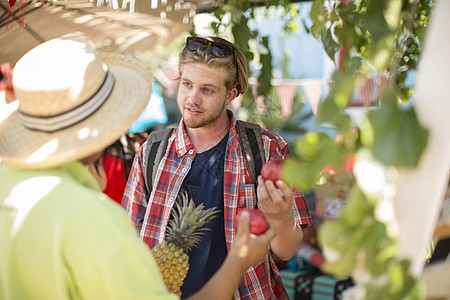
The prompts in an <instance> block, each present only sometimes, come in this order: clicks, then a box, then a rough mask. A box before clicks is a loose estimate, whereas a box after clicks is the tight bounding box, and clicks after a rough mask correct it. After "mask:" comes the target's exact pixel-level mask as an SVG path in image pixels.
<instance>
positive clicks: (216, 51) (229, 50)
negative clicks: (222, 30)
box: [186, 36, 239, 91]
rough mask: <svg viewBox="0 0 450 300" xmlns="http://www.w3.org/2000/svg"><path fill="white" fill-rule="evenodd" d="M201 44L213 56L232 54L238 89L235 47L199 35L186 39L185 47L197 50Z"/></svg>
mask: <svg viewBox="0 0 450 300" xmlns="http://www.w3.org/2000/svg"><path fill="white" fill-rule="evenodd" d="M203 46H208V49H209V52H211V54H212V55H214V56H215V57H219V58H223V57H228V56H230V55H232V54H234V65H235V67H236V81H237V82H238V84H237V89H238V91H239V80H238V78H239V77H238V66H237V58H236V53H235V49H234V48H233V47H231V46H230V45H227V44H224V43H220V42H213V41H210V40H207V39H205V38H201V37H192V36H190V37H188V38H187V39H186V49H188V50H189V51H197V50H198V49H199V48H200V47H203Z"/></svg>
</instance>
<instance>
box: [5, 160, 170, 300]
mask: <svg viewBox="0 0 450 300" xmlns="http://www.w3.org/2000/svg"><path fill="white" fill-rule="evenodd" d="M0 298H1V299H6V300H8V299H45V300H48V299H61V300H63V299H121V300H122V299H178V297H177V296H176V295H173V294H170V293H169V292H168V290H167V288H166V287H165V285H164V283H163V280H162V277H161V274H160V273H159V270H158V267H157V265H156V263H155V261H154V259H153V257H152V256H151V254H150V251H149V250H148V248H147V246H145V245H144V244H143V243H141V241H139V240H138V237H137V235H136V232H135V230H134V229H133V227H132V225H131V223H130V221H129V219H128V217H127V216H126V213H125V212H124V211H123V210H122V208H121V207H120V206H118V205H117V204H116V203H114V202H113V201H111V200H110V199H108V198H107V196H105V195H104V194H103V193H101V191H100V189H99V187H98V185H97V182H96V181H95V179H94V177H93V176H92V175H91V174H90V173H89V171H87V170H86V168H85V167H84V166H83V165H82V164H81V163H78V162H74V163H70V164H67V165H64V166H61V167H58V168H53V169H45V170H22V169H16V168H11V167H9V166H7V165H2V166H0Z"/></svg>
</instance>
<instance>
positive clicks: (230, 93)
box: [225, 88, 239, 105]
mask: <svg viewBox="0 0 450 300" xmlns="http://www.w3.org/2000/svg"><path fill="white" fill-rule="evenodd" d="M237 96H239V92H238V90H237V88H233V89H231V90H229V91H228V93H227V98H226V99H225V104H226V105H228V104H230V103H231V101H233V100H234V99H236V97H237Z"/></svg>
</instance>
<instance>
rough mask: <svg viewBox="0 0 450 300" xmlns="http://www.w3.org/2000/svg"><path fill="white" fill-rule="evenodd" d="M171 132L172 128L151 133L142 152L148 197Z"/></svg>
mask: <svg viewBox="0 0 450 300" xmlns="http://www.w3.org/2000/svg"><path fill="white" fill-rule="evenodd" d="M172 131H173V128H164V129H160V130H156V131H152V132H151V133H150V134H149V136H148V139H147V147H146V149H145V150H144V157H145V154H146V155H147V159H146V161H147V164H146V170H145V172H144V181H145V185H146V188H147V192H148V194H149V195H150V194H151V193H152V189H153V182H154V181H155V174H156V171H157V169H158V166H159V163H160V162H161V159H162V158H163V156H164V153H165V152H166V147H167V140H168V139H169V136H170V134H171V133H172ZM144 160H145V159H144Z"/></svg>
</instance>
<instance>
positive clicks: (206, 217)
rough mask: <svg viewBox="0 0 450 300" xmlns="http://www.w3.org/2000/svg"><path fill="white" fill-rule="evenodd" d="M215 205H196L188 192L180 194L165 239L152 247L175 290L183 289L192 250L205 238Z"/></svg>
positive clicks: (162, 271) (158, 262)
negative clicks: (211, 206) (209, 206)
mask: <svg viewBox="0 0 450 300" xmlns="http://www.w3.org/2000/svg"><path fill="white" fill-rule="evenodd" d="M216 213H217V210H215V208H209V209H204V206H203V204H201V205H199V206H197V207H195V203H194V201H193V200H192V199H190V200H189V199H188V195H187V192H185V193H184V194H183V196H182V198H180V197H179V199H178V202H177V204H176V210H174V211H173V218H172V219H171V220H170V221H169V226H168V227H167V231H166V237H165V241H164V242H163V243H161V244H159V245H156V246H155V247H154V248H153V249H152V250H151V251H152V254H153V256H154V258H155V260H156V263H157V264H158V266H159V269H160V271H161V274H162V276H163V279H164V282H165V283H166V285H167V287H168V289H169V291H170V292H172V293H176V292H178V291H179V290H180V288H181V285H182V284H183V280H184V278H185V277H186V275H187V272H188V269H189V256H188V253H189V252H190V251H191V250H192V248H193V247H197V246H198V244H199V243H200V241H201V238H202V236H203V235H204V231H205V230H208V229H209V228H204V225H205V224H206V223H208V222H209V221H210V220H212V219H213V218H215V217H216V216H215V214H216Z"/></svg>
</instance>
